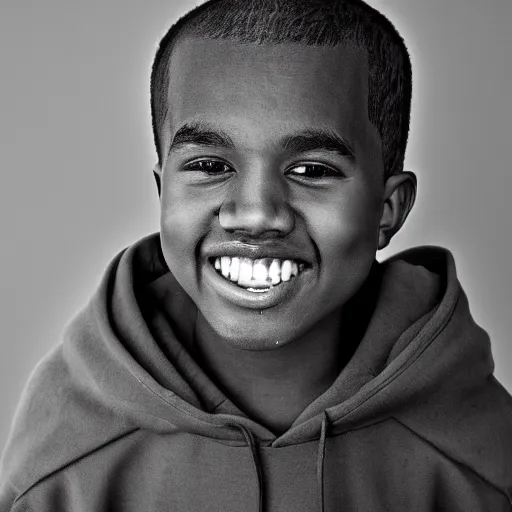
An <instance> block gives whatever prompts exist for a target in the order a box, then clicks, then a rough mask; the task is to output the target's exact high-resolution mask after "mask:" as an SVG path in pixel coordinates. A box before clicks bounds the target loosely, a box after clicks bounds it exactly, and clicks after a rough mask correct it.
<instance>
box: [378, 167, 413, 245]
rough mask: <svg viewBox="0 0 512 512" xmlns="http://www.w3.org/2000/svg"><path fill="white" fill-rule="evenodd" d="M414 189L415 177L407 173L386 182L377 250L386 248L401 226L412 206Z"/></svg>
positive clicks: (394, 176)
mask: <svg viewBox="0 0 512 512" xmlns="http://www.w3.org/2000/svg"><path fill="white" fill-rule="evenodd" d="M416 188H417V179H416V175H415V174H414V173H412V172H409V171H407V172H401V173H400V174H396V175H393V176H390V177H389V178H388V180H387V181H386V185H385V191H384V205H383V207H382V215H381V220H380V225H379V242H378V248H379V250H380V249H384V248H385V247H387V246H388V244H389V242H390V241H391V239H392V238H393V236H395V234H396V233H398V231H399V230H400V228H401V227H402V226H403V224H404V222H405V220H406V219H407V216H408V215H409V212H410V211H411V210H412V207H413V206H414V201H415V200H416Z"/></svg>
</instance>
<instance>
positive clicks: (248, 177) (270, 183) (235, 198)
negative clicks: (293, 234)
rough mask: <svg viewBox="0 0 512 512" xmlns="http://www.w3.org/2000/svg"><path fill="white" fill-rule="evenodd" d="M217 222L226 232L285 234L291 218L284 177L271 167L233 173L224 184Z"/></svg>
mask: <svg viewBox="0 0 512 512" xmlns="http://www.w3.org/2000/svg"><path fill="white" fill-rule="evenodd" d="M219 222H220V225H221V226H222V227H223V228H224V229H225V230H226V231H230V232H236V233H240V234H244V235H248V236H252V237H261V236H268V235H270V236H285V235H287V234H288V233H289V232H290V231H292V229H293V228H294V223H295V217H294V213H293V210H292V208H291V206H290V204H289V202H288V197H287V191H286V184H285V183H284V177H283V176H280V175H279V174H278V173H277V172H276V170H275V169H271V168H264V167H259V168H258V167H256V166H254V167H253V168H252V169H250V170H249V169H248V170H247V172H239V173H237V175H236V176H234V177H233V178H232V180H231V183H230V186H228V187H227V190H226V194H225V196H224V200H223V203H222V206H221V208H220V211H219Z"/></svg>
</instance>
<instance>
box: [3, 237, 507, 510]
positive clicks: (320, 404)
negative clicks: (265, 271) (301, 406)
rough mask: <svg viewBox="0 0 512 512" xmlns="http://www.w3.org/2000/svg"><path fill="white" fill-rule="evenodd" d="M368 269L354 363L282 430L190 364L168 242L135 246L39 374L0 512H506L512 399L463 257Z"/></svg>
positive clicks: (189, 323) (14, 439)
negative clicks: (498, 372)
mask: <svg viewBox="0 0 512 512" xmlns="http://www.w3.org/2000/svg"><path fill="white" fill-rule="evenodd" d="M371 276H372V279H371V281H372V283H373V284H372V286H370V287H368V286H367V285H365V287H363V288H365V290H366V292H365V293H363V292H361V293H359V294H358V295H357V296H356V297H355V298H354V301H355V303H357V311H363V312H364V313H365V314H366V319H365V321H364V323H363V324H361V325H362V327H360V333H359V334H360V341H359V343H358V344H357V347H356V348H355V350H354V353H353V355H352V357H351V358H350V360H349V362H348V364H347V365H346V366H345V367H344V368H343V369H342V371H341V372H340V374H339V376H338V377H337V379H336V380H335V382H334V383H333V384H332V386H331V387H330V388H329V389H328V390H327V391H326V392H325V393H323V394H322V395H320V396H319V397H318V398H317V399H316V400H314V401H313V402H312V403H311V404H310V405H309V406H308V407H306V409H305V410H304V411H303V412H302V413H301V414H300V415H299V417H297V418H296V420H295V421H294V423H293V424H292V425H291V426H290V428H289V429H288V430H287V431H286V432H284V433H282V434H279V435H276V434H273V433H272V432H270V431H269V430H268V429H267V428H265V427H264V426H263V425H261V424H259V423H258V422H256V421H254V420H253V419H251V418H250V417H248V416H247V415H246V414H245V413H244V412H243V411H241V410H240V409H239V408H238V407H237V406H236V404H234V403H233V402H232V401H231V400H230V399H229V397H228V396H226V395H225V394H224V393H223V392H222V390H220V389H219V388H218V387H217V386H216V385H215V384H214V383H213V382H212V381H211V380H210V378H209V377H208V375H207V373H206V372H204V371H203V370H202V368H201V367H200V366H199V365H198V363H197V362H196V360H195V359H194V357H193V346H192V341H191V340H193V332H194V325H195V320H196V315H197V309H196V307H195V305H194V303H193V302H192V301H191V299H190V298H189V297H188V296H187V295H186V294H185V292H184V291H183V289H181V287H180V286H179V284H178V283H177V281H176V280H175V278H174V276H173V275H172V274H171V273H170V272H169V270H168V268H167V267H166V265H165V261H164V259H163V256H162V253H161V248H160V241H159V237H158V235H157V234H155V235H151V236H149V237H147V238H145V239H143V240H141V241H140V242H138V243H136V244H134V245H133V246H131V247H129V248H128V249H126V250H124V251H123V252H121V253H120V254H119V255H118V256H117V257H116V258H115V259H114V260H113V261H112V263H111V264H110V265H109V267H108V268H107V270H106V272H105V274H104V276H103V278H102V281H101V284H100V286H99V289H98V290H97V292H96V293H95V295H94V296H93V298H92V299H91V300H90V302H89V303H88V304H87V305H86V307H85V308H84V309H83V310H82V311H81V312H80V313H79V314H78V315H77V316H76V318H75V319H74V320H73V321H72V322H71V323H70V324H69V325H68V326H67V328H66V331H65V334H64V337H63V340H62V342H61V343H60V344H58V345H57V346H56V347H55V349H54V350H53V351H52V352H51V353H50V354H49V355H48V356H47V357H46V358H45V359H44V360H43V361H42V362H41V363H40V364H39V365H38V366H37V368H36V369H35V371H34V372H33V374H32V376H31V378H30V380H29V383H28V385H27V387H26V389H25V391H24V395H23V397H22V400H21V402H20V406H19V408H18V411H17V413H16V416H15V419H14V423H13V428H12V431H11V436H10V439H9V441H8V444H7V447H6V449H5V451H4V454H3V457H2V465H1V472H0V511H1V512H7V511H12V512H21V511H23V512H29V511H31V512H64V511H65V512H93V511H94V512H135V511H138V512H139V511H142V510H144V511H148V512H164V511H166V512H167V511H173V512H191V511H194V512H195V511H209V512H217V511H219V512H220V511H223V512H231V511H255V512H256V511H259V512H263V511H265V512H285V511H286V512H288V511H290V512H291V511H293V512H303V511H304V512H305V511H308V512H311V511H319V512H330V511H341V510H343V511H347V512H359V511H361V512H382V511H393V512H400V511H412V510H414V511H415V512H427V511H446V512H448V511H449V512H468V511H471V512H505V511H506V512H511V511H512V398H511V396H510V395H509V394H508V393H507V391H506V390H505V389H504V388H503V387H502V386H501V385H500V384H499V383H498V382H497V381H496V379H495V378H494V376H493V369H494V365H493V360H492V356H491V349H490V341H489V338H488V336H487V334H486V333H485V331H483V330H482V329H481V328H480V327H479V326H477V325H476V324H475V322H474V321H473V319H472V317H471V314H470V311H469V307H468V302H467V299H466V296H465V294H464V292H463V291H462V289H461V286H460V284H459V282H458V280H457V276H456V269H455V264H454V260H453V257H452V255H451V254H450V252H449V251H447V250H445V249H442V248H438V247H419V248H416V249H411V250H408V251H405V252H402V253H400V254H398V255H396V256H394V257H393V258H391V259H389V260H387V261H385V262H383V263H377V262H375V264H374V268H373V269H372V272H371ZM369 280H370V279H369ZM368 289H370V290H371V293H368Z"/></svg>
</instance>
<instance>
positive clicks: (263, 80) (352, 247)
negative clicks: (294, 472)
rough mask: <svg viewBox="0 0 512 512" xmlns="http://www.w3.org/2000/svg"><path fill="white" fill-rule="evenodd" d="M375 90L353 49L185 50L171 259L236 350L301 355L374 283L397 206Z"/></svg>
mask: <svg viewBox="0 0 512 512" xmlns="http://www.w3.org/2000/svg"><path fill="white" fill-rule="evenodd" d="M367 84H368V75H367V63H366V54H365V53H364V52H363V51H362V50H359V49H356V48H351V47H347V46H338V47H310V46H301V45H287V44H281V45H256V44H239V43H235V42H231V41H221V40H205V39H192V38H186V39H184V40H183V41H181V42H180V43H179V44H178V46H177V47H176V48H175V50H174V52H173V54H172V59H171V64H170V86H169V97H168V105H169V106H170V108H169V110H168V115H167V118H166V121H165V123H164V126H162V128H161V137H162V142H163V147H164V148H165V154H164V158H163V159H162V168H159V167H157V169H156V173H157V175H159V176H160V181H161V241H162V249H163V254H164V257H165V259H166V262H167V264H168V266H169V269H170V270H171V272H172V273H173V274H174V276H175V277H176V279H177V280H178V282H179V283H180V285H181V286H182V287H183V289H184V290H185V291H186V292H187V293H188V295H189V296H190V297H191V298H192V299H193V301H194V302H195V304H196V305H197V307H198V308H199V311H200V312H201V314H202V315H203V316H204V318H205V319H206V321H207V322H208V323H209V324H210V326H211V327H212V328H213V329H214V330H215V331H216V332H217V333H218V334H219V335H220V336H222V337H223V338H225V339H226V340H227V341H228V342H230V343H233V344H235V345H236V346H239V347H245V348H248V349H266V348H273V347H275V346H276V344H279V345H280V346H282V345H283V344H286V343H289V342H292V341H293V340H295V339H298V338H300V337H302V336H304V335H307V333H308V331H310V330H311V329H312V328H313V327H314V326H315V325H316V324H317V323H318V322H322V321H326V319H328V318H332V317H333V316H336V315H337V314H338V313H341V311H342V309H343V306H344V305H345V304H346V302H347V301H348V300H349V299H350V298H351V297H352V296H353V295H354V294H355V293H356V292H357V291H358V290H359V288H360V287H361V285H362V284H363V282H364V280H365V279H366V277H367V275H368V273H369V270H370V267H371V265H372V262H373V261H374V258H375V253H376V250H377V248H378V243H379V231H380V229H379V226H380V225H381V223H382V216H383V212H384V211H385V210H386V208H385V206H384V205H385V201H386V197H389V195H390V191H389V190H386V187H385V183H384V174H383V162H382V152H381V146H380V137H379V135H378V132H377V131H376V129H375V128H374V126H373V125H372V124H371V123H370V122H369V120H368V104H367V95H368V92H367V88H368V85H367ZM251 272H252V276H251ZM222 274H224V276H223V275H222Z"/></svg>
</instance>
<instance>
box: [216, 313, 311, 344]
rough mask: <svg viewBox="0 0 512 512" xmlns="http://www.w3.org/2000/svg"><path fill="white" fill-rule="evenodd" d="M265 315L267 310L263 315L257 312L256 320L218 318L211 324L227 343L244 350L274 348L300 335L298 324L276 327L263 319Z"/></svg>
mask: <svg viewBox="0 0 512 512" xmlns="http://www.w3.org/2000/svg"><path fill="white" fill-rule="evenodd" d="M264 315H265V311H263V315H260V314H259V313H257V318H254V321H250V320H247V321H237V322H225V321H221V322H219V321H218V318H217V319H216V320H217V321H213V322H211V323H210V326H211V328H212V329H213V330H214V331H215V332H216V333H217V335H219V336H220V337H221V338H222V339H223V340H224V341H225V342H226V343H228V344H229V345H231V346H233V347H236V348H239V349H242V350H274V349H277V348H280V347H283V346H285V345H288V344H289V343H291V342H293V341H294V340H295V339H297V338H299V337H300V335H301V332H298V330H297V329H296V326H295V328H294V329H290V328H289V329H287V328H286V327H287V326H284V325H280V326H279V328H275V327H274V326H272V325H268V323H267V322H265V321H262V318H261V316H264Z"/></svg>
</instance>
